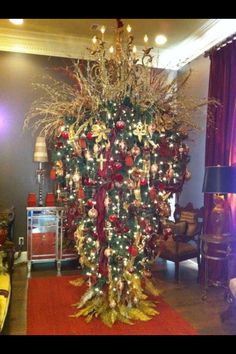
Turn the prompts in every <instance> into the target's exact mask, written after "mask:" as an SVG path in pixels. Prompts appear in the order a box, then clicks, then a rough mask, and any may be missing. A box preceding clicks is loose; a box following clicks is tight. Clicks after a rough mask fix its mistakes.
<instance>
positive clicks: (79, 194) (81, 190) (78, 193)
mask: <svg viewBox="0 0 236 354" xmlns="http://www.w3.org/2000/svg"><path fill="white" fill-rule="evenodd" d="M77 197H78V199H84V198H85V194H84V190H83V188H82V187H80V188H79V189H78V191H77Z"/></svg>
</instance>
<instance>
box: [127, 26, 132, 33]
mask: <svg viewBox="0 0 236 354" xmlns="http://www.w3.org/2000/svg"><path fill="white" fill-rule="evenodd" d="M126 30H127V32H128V33H130V32H131V30H132V28H131V26H130V25H128V26H127V27H126Z"/></svg>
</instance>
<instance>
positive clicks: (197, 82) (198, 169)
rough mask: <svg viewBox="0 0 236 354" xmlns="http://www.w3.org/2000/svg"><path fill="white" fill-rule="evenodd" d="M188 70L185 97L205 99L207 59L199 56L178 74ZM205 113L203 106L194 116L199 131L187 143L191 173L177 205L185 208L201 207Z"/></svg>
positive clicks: (191, 135) (193, 133)
mask: <svg viewBox="0 0 236 354" xmlns="http://www.w3.org/2000/svg"><path fill="white" fill-rule="evenodd" d="M189 69H191V70H192V74H191V76H190V79H189V84H188V87H187V90H186V95H187V96H192V97H198V98H201V99H202V98H207V97H208V81H209V69H210V60H209V58H204V57H203V56H200V57H198V58H197V59H195V60H194V61H192V62H191V63H190V64H188V65H186V66H185V67H184V68H183V69H182V70H181V71H180V72H184V71H186V70H189ZM206 113H207V106H203V107H202V108H201V109H200V111H199V112H198V113H196V114H195V116H194V120H195V121H196V122H197V124H198V125H199V127H200V131H194V132H191V133H190V134H189V139H188V141H187V144H188V145H189V147H190V156H191V161H190V163H189V165H188V169H189V170H190V172H191V173H192V177H191V179H190V180H189V181H187V182H186V183H185V185H184V187H183V192H182V193H181V196H180V199H179V203H180V205H182V206H185V205H186V204H187V203H188V202H192V203H193V205H194V206H195V207H196V208H199V207H201V206H203V197H204V195H203V193H202V183H203V178H204V166H205V139H206V134H205V133H206Z"/></svg>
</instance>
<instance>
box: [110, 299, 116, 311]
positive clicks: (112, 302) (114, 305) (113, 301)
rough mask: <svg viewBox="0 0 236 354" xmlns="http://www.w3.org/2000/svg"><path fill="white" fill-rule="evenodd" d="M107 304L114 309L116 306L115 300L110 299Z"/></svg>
mask: <svg viewBox="0 0 236 354" xmlns="http://www.w3.org/2000/svg"><path fill="white" fill-rule="evenodd" d="M109 306H110V308H111V309H114V308H115V307H116V302H115V300H111V302H110V305H109Z"/></svg>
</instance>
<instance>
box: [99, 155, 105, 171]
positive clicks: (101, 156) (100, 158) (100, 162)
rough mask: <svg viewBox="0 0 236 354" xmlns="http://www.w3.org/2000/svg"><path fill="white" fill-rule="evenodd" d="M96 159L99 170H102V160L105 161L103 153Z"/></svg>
mask: <svg viewBox="0 0 236 354" xmlns="http://www.w3.org/2000/svg"><path fill="white" fill-rule="evenodd" d="M97 161H98V162H99V164H100V170H101V171H103V167H104V162H106V159H104V158H103V154H101V155H100V157H99V159H97Z"/></svg>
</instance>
